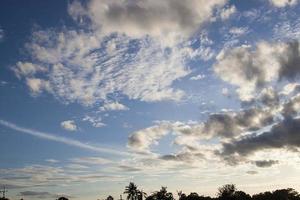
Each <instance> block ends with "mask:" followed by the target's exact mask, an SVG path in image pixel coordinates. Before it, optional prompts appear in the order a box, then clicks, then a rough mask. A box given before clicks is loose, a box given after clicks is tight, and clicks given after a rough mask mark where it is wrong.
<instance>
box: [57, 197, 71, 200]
mask: <svg viewBox="0 0 300 200" xmlns="http://www.w3.org/2000/svg"><path fill="white" fill-rule="evenodd" d="M57 200H69V199H68V198H66V197H59V198H58V199H57Z"/></svg>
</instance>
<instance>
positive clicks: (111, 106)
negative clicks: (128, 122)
mask: <svg viewBox="0 0 300 200" xmlns="http://www.w3.org/2000/svg"><path fill="white" fill-rule="evenodd" d="M99 109H100V111H117V110H118V111H120V110H129V108H128V107H127V106H125V105H123V104H121V103H119V102H117V101H115V102H107V103H104V105H103V106H101V107H100V108H99Z"/></svg>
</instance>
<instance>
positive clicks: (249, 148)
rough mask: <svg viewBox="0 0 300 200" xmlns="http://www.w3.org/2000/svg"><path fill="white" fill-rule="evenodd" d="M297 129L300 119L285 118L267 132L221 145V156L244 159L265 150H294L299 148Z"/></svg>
mask: <svg viewBox="0 0 300 200" xmlns="http://www.w3.org/2000/svg"><path fill="white" fill-rule="evenodd" d="M299 128H300V119H292V118H287V119H285V120H283V121H282V122H279V123H278V124H276V125H274V126H273V127H272V128H271V129H270V130H269V131H266V132H263V133H261V134H252V135H249V136H246V137H243V138H241V139H238V140H233V141H232V142H230V143H225V144H223V150H222V152H221V154H222V155H223V156H241V157H245V156H248V155H250V154H253V153H255V152H257V151H261V150H265V149H281V148H286V149H290V150H295V149H297V148H299V147H300V142H299V141H300V137H299V130H300V129H299Z"/></svg>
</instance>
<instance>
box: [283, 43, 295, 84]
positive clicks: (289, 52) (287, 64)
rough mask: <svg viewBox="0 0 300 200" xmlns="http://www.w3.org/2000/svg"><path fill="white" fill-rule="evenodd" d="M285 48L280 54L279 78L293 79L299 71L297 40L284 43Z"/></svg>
mask: <svg viewBox="0 0 300 200" xmlns="http://www.w3.org/2000/svg"><path fill="white" fill-rule="evenodd" d="M286 45H287V47H286V50H285V52H284V54H283V55H280V58H279V59H280V64H281V67H280V71H279V76H280V78H287V79H291V80H295V78H297V77H298V76H299V73H300V48H299V42H298V41H296V40H295V41H292V42H289V43H287V44H286Z"/></svg>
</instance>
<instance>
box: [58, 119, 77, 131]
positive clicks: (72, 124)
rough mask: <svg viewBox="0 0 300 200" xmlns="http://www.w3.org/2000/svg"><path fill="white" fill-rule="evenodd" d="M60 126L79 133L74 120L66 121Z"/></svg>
mask: <svg viewBox="0 0 300 200" xmlns="http://www.w3.org/2000/svg"><path fill="white" fill-rule="evenodd" d="M60 126H61V127H62V128H63V129H65V130H67V131H77V125H76V124H75V121H74V120H66V121H63V122H61V123H60Z"/></svg>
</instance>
